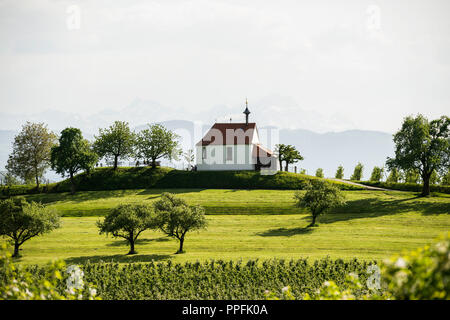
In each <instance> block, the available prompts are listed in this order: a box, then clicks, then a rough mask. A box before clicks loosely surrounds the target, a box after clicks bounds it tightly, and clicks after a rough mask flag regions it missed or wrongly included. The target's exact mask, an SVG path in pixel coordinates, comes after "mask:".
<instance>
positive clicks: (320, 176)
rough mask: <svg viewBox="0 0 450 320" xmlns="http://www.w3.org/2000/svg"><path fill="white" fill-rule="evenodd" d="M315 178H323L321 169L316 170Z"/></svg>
mask: <svg viewBox="0 0 450 320" xmlns="http://www.w3.org/2000/svg"><path fill="white" fill-rule="evenodd" d="M316 177H317V178H323V177H324V175H323V169H322V168H318V169H317V170H316Z"/></svg>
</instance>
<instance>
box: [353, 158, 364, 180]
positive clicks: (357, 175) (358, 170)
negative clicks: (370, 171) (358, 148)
mask: <svg viewBox="0 0 450 320" xmlns="http://www.w3.org/2000/svg"><path fill="white" fill-rule="evenodd" d="M363 169H364V166H363V165H362V163H361V162H358V164H357V165H356V166H355V169H354V170H353V174H352V175H351V176H350V180H356V181H361V179H362V177H363Z"/></svg>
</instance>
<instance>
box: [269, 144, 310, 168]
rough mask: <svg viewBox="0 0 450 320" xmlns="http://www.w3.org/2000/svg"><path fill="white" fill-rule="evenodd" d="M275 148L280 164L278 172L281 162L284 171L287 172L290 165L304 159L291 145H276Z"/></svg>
mask: <svg viewBox="0 0 450 320" xmlns="http://www.w3.org/2000/svg"><path fill="white" fill-rule="evenodd" d="M275 148H276V149H275V150H276V152H277V154H278V161H279V162H280V170H282V167H283V166H282V164H283V161H284V162H285V167H284V171H288V167H289V165H290V164H294V163H296V162H297V161H300V160H303V159H304V158H303V157H302V156H301V154H300V152H298V150H297V149H296V148H295V147H294V146H293V145H290V144H288V145H285V144H277V145H276V146H275Z"/></svg>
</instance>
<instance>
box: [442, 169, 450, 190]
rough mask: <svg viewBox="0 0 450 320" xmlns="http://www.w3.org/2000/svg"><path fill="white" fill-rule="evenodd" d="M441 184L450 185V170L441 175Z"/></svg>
mask: <svg viewBox="0 0 450 320" xmlns="http://www.w3.org/2000/svg"><path fill="white" fill-rule="evenodd" d="M441 185H446V186H448V185H450V170H448V171H447V172H446V173H445V174H443V175H442V177H441Z"/></svg>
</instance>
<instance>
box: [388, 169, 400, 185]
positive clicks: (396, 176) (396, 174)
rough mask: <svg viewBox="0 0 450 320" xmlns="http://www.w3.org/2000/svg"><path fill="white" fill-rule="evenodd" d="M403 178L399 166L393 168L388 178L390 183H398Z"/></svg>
mask: <svg viewBox="0 0 450 320" xmlns="http://www.w3.org/2000/svg"><path fill="white" fill-rule="evenodd" d="M400 180H401V172H400V171H399V170H398V169H397V168H392V169H391V171H390V172H389V176H388V177H387V179H386V182H388V183H398V182H399V181H400Z"/></svg>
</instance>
